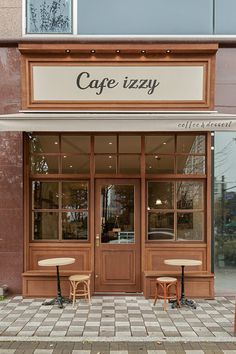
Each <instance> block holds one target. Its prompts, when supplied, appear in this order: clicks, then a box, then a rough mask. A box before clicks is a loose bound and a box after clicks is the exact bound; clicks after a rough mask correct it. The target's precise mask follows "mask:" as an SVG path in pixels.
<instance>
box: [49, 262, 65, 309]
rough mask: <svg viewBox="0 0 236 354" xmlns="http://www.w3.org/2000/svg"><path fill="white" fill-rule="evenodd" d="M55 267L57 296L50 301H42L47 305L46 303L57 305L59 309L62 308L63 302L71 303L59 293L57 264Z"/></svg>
mask: <svg viewBox="0 0 236 354" xmlns="http://www.w3.org/2000/svg"><path fill="white" fill-rule="evenodd" d="M56 268H57V297H55V298H54V299H52V300H50V301H44V303H43V305H45V306H48V305H56V304H57V305H58V307H59V308H60V309H62V308H63V303H67V304H69V303H71V300H70V299H65V298H64V297H63V296H62V295H61V283H60V273H59V266H56Z"/></svg>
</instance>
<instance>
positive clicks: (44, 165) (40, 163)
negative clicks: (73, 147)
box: [31, 155, 59, 175]
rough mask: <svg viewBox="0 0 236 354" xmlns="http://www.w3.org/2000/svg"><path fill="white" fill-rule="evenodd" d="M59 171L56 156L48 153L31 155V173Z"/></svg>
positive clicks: (53, 172)
mask: <svg viewBox="0 0 236 354" xmlns="http://www.w3.org/2000/svg"><path fill="white" fill-rule="evenodd" d="M58 172H59V165H58V157H57V156H49V155H45V156H42V155H33V156H31V173H32V174H45V175H47V174H55V173H58Z"/></svg>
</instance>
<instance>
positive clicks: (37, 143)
mask: <svg viewBox="0 0 236 354" xmlns="http://www.w3.org/2000/svg"><path fill="white" fill-rule="evenodd" d="M29 138H30V152H31V153H48V152H49V153H51V152H53V153H56V152H59V136H58V135H33V136H32V135H30V136H29Z"/></svg>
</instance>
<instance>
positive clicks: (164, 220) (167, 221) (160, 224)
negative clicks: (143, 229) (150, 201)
mask: <svg viewBox="0 0 236 354" xmlns="http://www.w3.org/2000/svg"><path fill="white" fill-rule="evenodd" d="M173 238H174V213H151V212H150V213H148V240H172V239H173Z"/></svg>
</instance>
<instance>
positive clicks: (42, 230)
mask: <svg viewBox="0 0 236 354" xmlns="http://www.w3.org/2000/svg"><path fill="white" fill-rule="evenodd" d="M33 237H34V240H57V239H58V213H52V212H50V213H48V212H42V213H39V212H35V213H34V220H33Z"/></svg>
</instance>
